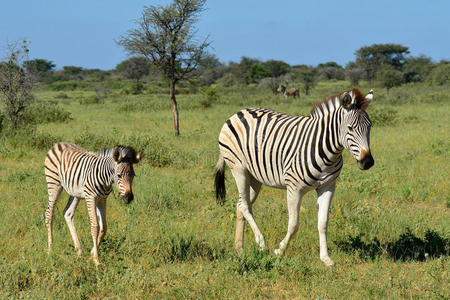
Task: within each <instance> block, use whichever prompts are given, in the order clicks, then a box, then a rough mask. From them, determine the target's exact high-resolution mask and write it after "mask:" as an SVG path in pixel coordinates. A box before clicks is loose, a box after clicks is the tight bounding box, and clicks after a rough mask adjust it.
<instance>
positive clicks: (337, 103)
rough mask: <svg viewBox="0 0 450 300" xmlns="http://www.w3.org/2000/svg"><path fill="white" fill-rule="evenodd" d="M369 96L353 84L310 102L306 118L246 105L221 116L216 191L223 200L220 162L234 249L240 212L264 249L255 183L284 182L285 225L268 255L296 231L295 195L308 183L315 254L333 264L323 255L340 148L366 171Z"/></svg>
mask: <svg viewBox="0 0 450 300" xmlns="http://www.w3.org/2000/svg"><path fill="white" fill-rule="evenodd" d="M372 97H373V93H372V90H370V92H369V94H368V95H367V96H365V97H364V96H363V95H362V94H361V92H360V91H359V90H358V89H355V88H354V89H351V90H348V91H344V92H343V93H341V94H340V95H337V96H332V97H330V98H329V99H327V100H325V101H323V102H321V103H318V104H316V105H315V106H314V107H313V109H312V111H311V114H310V115H309V116H307V117H298V116H291V115H287V114H283V113H279V112H275V111H272V110H269V109H264V108H249V109H244V110H241V111H240V112H238V113H237V114H235V115H233V116H232V117H231V118H229V119H228V120H227V121H226V122H225V124H224V125H223V127H222V130H221V131H220V135H219V148H220V156H219V161H218V162H217V166H216V175H215V186H216V198H217V200H218V201H222V202H223V201H224V200H225V173H224V172H225V171H224V167H225V162H226V164H227V165H228V166H229V167H230V169H231V173H232V174H233V177H234V179H235V181H236V184H237V188H238V190H239V202H238V204H237V208H236V217H237V220H236V235H235V249H236V251H238V252H239V253H240V252H242V251H243V243H244V218H245V220H247V222H248V223H249V224H250V226H251V228H252V230H253V233H254V234H255V239H256V242H257V243H258V245H259V247H260V249H264V248H265V242H264V237H263V235H262V234H261V231H260V230H259V228H258V226H257V225H256V223H255V220H254V219H253V214H252V204H253V203H254V201H255V200H256V197H257V196H258V193H259V191H260V188H261V185H262V184H265V185H268V186H272V187H277V188H285V189H287V205H288V212H289V223H288V230H287V234H286V237H285V238H284V239H283V240H282V241H281V243H280V247H279V248H278V249H276V250H275V253H276V254H283V253H284V251H285V250H286V247H287V246H288V244H289V241H290V239H291V238H292V236H293V235H294V234H295V233H296V232H297V230H298V218H299V208H300V204H301V200H302V197H303V195H305V193H306V192H308V191H310V190H312V189H315V190H316V191H317V194H318V201H317V203H318V230H319V241H320V259H321V260H322V261H323V262H324V263H325V264H326V265H329V266H330V265H333V264H334V263H333V261H332V260H331V259H330V257H329V255H328V245H327V227H328V210H329V207H330V203H331V199H332V197H333V193H334V189H335V183H336V178H337V177H338V176H339V173H340V171H341V168H342V164H343V161H342V151H343V150H344V148H346V149H348V150H349V151H350V153H351V154H352V156H353V157H354V158H355V159H356V160H357V161H358V166H359V167H360V168H361V169H363V170H367V169H369V168H370V167H372V166H373V164H374V160H373V158H372V155H371V153H370V148H369V135H370V128H371V126H372V124H371V122H370V119H369V116H368V115H367V113H366V111H365V110H366V108H367V106H368V105H369V103H370V102H371V100H372Z"/></svg>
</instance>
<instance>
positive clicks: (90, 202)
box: [86, 198, 100, 266]
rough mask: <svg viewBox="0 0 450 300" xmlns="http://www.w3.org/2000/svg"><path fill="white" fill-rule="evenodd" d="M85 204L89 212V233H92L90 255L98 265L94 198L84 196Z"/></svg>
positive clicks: (96, 221)
mask: <svg viewBox="0 0 450 300" xmlns="http://www.w3.org/2000/svg"><path fill="white" fill-rule="evenodd" d="M86 205H87V209H88V214H89V220H90V223H91V235H92V242H93V246H92V250H91V257H92V260H93V261H94V263H95V265H97V266H98V265H99V264H100V262H99V261H98V247H97V239H98V220H97V214H96V199H95V198H86Z"/></svg>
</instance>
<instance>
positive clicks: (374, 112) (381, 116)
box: [368, 106, 398, 126]
mask: <svg viewBox="0 0 450 300" xmlns="http://www.w3.org/2000/svg"><path fill="white" fill-rule="evenodd" d="M368 114H369V117H370V120H371V121H372V123H373V124H374V125H375V126H392V125H395V123H396V122H397V121H398V115H397V110H395V109H393V108H391V107H388V106H383V107H379V106H377V107H371V108H370V110H369V111H368Z"/></svg>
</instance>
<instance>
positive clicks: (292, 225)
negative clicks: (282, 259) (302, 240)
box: [274, 187, 303, 255]
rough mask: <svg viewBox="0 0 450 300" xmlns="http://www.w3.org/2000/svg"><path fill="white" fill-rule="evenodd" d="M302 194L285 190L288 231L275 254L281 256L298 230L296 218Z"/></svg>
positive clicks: (288, 189) (292, 190) (293, 190)
mask: <svg viewBox="0 0 450 300" xmlns="http://www.w3.org/2000/svg"><path fill="white" fill-rule="evenodd" d="M302 197H303V194H302V193H301V192H300V191H298V190H296V189H293V188H289V187H288V188H287V207H288V213H289V222H288V230H287V233H286V236H285V238H284V239H283V240H282V241H281V242H280V248H278V249H275V251H274V252H275V254H277V255H283V253H284V251H285V250H286V248H287V246H288V245H289V241H290V240H291V238H292V236H293V235H294V234H295V233H296V232H297V230H298V218H299V213H300V205H301V204H302Z"/></svg>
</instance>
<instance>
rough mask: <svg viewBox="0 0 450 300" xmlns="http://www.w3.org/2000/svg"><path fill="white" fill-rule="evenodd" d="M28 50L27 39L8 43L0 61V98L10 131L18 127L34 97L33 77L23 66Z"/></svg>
mask: <svg viewBox="0 0 450 300" xmlns="http://www.w3.org/2000/svg"><path fill="white" fill-rule="evenodd" d="M28 52H29V50H28V42H27V41H23V42H22V44H20V43H13V44H10V45H8V57H7V58H6V60H5V61H3V62H0V100H1V102H3V104H4V109H5V113H6V114H5V116H6V118H7V121H8V122H9V125H10V129H11V132H12V133H14V132H15V131H16V129H17V128H18V127H19V123H20V121H22V119H23V118H22V117H23V112H24V110H25V108H26V106H27V105H28V104H29V103H30V102H31V101H32V100H33V99H34V98H33V95H32V93H31V89H32V88H33V77H32V75H31V73H30V72H28V71H27V70H26V69H25V68H24V66H23V64H24V62H25V61H26V60H27V58H28ZM0 126H2V124H0ZM0 129H1V128H0Z"/></svg>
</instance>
